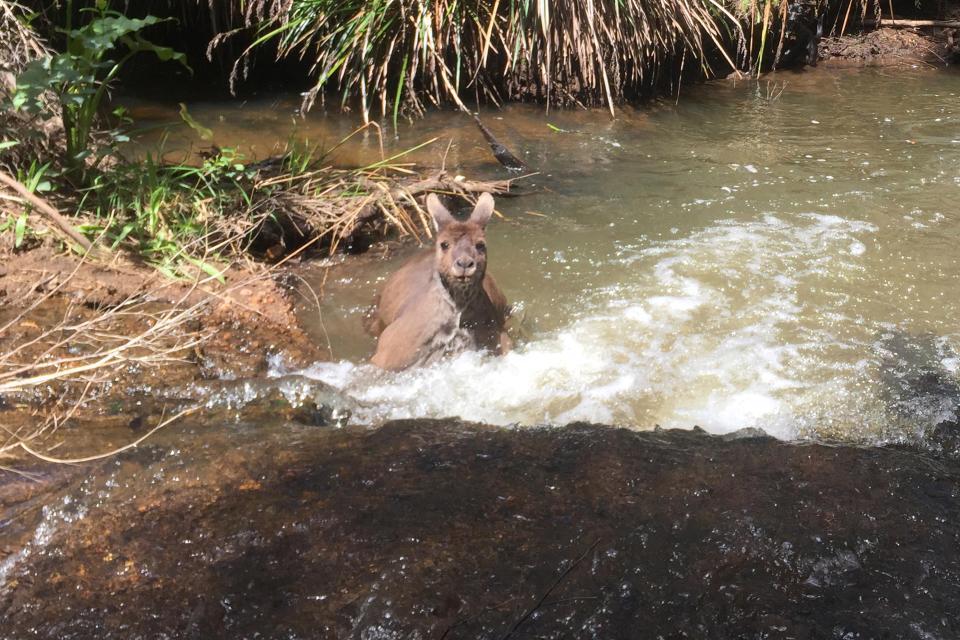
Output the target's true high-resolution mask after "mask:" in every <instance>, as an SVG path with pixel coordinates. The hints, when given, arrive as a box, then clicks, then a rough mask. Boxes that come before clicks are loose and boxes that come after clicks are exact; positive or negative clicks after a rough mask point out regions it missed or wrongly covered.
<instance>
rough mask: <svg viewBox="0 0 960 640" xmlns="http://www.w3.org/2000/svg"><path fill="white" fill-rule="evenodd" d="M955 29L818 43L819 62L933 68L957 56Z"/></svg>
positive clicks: (959, 44)
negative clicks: (928, 66) (926, 66)
mask: <svg viewBox="0 0 960 640" xmlns="http://www.w3.org/2000/svg"><path fill="white" fill-rule="evenodd" d="M958 33H960V30H958V29H955V28H913V29H911V28H891V27H882V28H879V29H875V30H866V31H863V32H860V33H853V34H847V35H842V36H832V37H825V38H823V39H822V40H820V44H819V49H818V61H819V62H820V64H823V65H824V66H828V67H863V66H883V67H887V66H900V65H906V66H910V65H917V64H923V65H932V66H942V65H944V64H949V63H951V62H954V61H956V60H957V58H958V56H960V36H958Z"/></svg>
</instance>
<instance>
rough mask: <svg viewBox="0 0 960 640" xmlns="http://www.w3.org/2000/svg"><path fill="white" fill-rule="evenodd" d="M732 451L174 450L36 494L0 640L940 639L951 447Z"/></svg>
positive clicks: (604, 431)
mask: <svg viewBox="0 0 960 640" xmlns="http://www.w3.org/2000/svg"><path fill="white" fill-rule="evenodd" d="M739 435H740V436H741V437H734V438H720V437H715V436H708V435H706V434H703V433H701V432H697V431H692V432H684V431H659V432H632V431H627V430H620V429H612V428H605V427H596V426H589V425H571V426H569V427H564V428H549V429H547V428H544V429H514V430H509V429H494V428H488V427H483V426H477V425H469V424H464V423H461V422H456V421H409V422H394V423H389V424H387V425H385V426H384V427H382V428H380V429H377V430H359V429H353V428H348V429H339V430H338V429H329V428H317V427H308V426H304V425H296V424H292V423H288V422H280V421H278V422H277V423H276V424H273V425H269V424H262V423H261V424H260V425H259V426H256V427H254V426H252V425H244V424H239V425H232V426H229V427H222V426H210V425H206V426H205V425H202V424H199V423H195V424H191V425H187V426H185V427H183V428H182V429H181V431H180V432H179V433H176V434H174V433H170V434H166V435H165V438H166V439H158V440H156V441H153V442H151V443H150V444H148V445H146V446H142V447H140V448H139V449H137V450H136V451H133V452H131V453H130V454H129V455H126V456H124V457H122V458H119V459H114V460H110V461H108V462H106V463H103V464H101V465H99V466H94V467H90V468H89V469H87V473H85V474H83V475H82V476H81V477H82V479H80V480H75V481H74V482H73V484H72V485H71V486H68V487H67V488H65V489H61V490H60V491H59V493H55V494H52V497H51V499H50V500H49V501H48V502H47V504H48V505H50V506H48V507H47V508H45V509H44V510H43V513H42V515H38V516H37V519H36V520H35V521H34V522H32V526H34V527H35V533H34V535H33V537H32V539H31V540H30V541H29V542H28V543H26V544H24V545H22V546H21V547H20V548H18V549H17V550H16V551H14V552H12V553H9V554H8V555H7V556H6V558H3V557H0V616H2V619H3V621H4V622H3V635H4V636H5V637H11V638H19V637H57V638H86V637H113V638H156V637H179V638H187V637H197V638H200V637H203V638H220V637H222V638H227V637H229V638H239V637H263V638H364V639H367V638H497V639H500V638H529V637H536V638H637V637H723V638H760V637H763V638H868V637H869V638H881V637H890V638H894V637H896V638H909V637H916V638H920V637H923V638H928V637H929V638H952V637H957V636H958V635H960V624H958V622H957V618H956V616H955V612H954V604H953V603H955V602H957V601H958V598H960V551H958V549H960V544H958V543H960V501H958V497H960V495H958V494H960V485H958V483H957V479H958V474H960V463H958V460H957V459H956V458H955V457H953V456H952V455H951V454H950V453H949V452H952V451H956V450H957V448H956V445H955V443H956V440H957V437H956V433H955V428H954V427H949V426H944V427H942V428H941V429H940V430H939V431H938V432H937V434H936V440H937V443H938V446H937V449H938V450H939V451H940V452H939V453H932V452H930V451H928V450H919V449H914V448H906V447H886V448H856V447H846V446H827V445H821V444H787V443H783V442H780V441H777V440H773V439H770V438H766V437H762V436H757V434H756V433H744V434H739ZM227 445H229V446H227ZM20 526H21V528H22V526H23V525H22V524H21V525H20ZM8 533H9V530H7V531H5V530H4V526H3V525H0V542H2V539H3V537H4V536H6V535H7V534H8ZM0 548H2V544H0ZM7 548H8V549H9V547H7Z"/></svg>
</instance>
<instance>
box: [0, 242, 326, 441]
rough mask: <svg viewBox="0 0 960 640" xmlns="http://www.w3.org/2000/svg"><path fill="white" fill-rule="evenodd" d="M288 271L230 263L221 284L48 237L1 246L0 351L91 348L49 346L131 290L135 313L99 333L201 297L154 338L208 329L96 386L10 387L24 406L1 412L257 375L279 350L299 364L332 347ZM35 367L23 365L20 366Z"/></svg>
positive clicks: (101, 409)
mask: <svg viewBox="0 0 960 640" xmlns="http://www.w3.org/2000/svg"><path fill="white" fill-rule="evenodd" d="M286 279H287V276H286V274H285V272H283V271H279V270H277V271H273V272H269V271H266V270H259V269H256V268H254V269H250V268H242V267H241V268H234V269H232V270H231V271H229V272H228V274H227V275H226V277H225V280H226V282H225V283H224V284H221V283H218V282H208V283H203V284H199V285H198V284H197V283H192V282H190V283H188V282H173V281H170V280H168V279H165V278H164V277H163V276H162V275H160V274H159V273H157V272H156V271H155V270H154V269H152V268H150V267H147V266H141V265H138V264H135V263H133V262H131V261H129V260H125V259H122V258H118V259H117V260H116V261H115V262H114V263H113V264H109V265H108V264H101V263H90V262H83V261H80V260H78V259H77V258H76V257H75V256H71V255H64V254H58V253H56V252H55V251H54V250H53V249H52V248H50V247H49V246H47V245H42V246H39V247H36V248H34V249H32V250H29V251H25V252H10V251H3V252H2V254H0V354H3V353H9V352H10V351H11V350H12V349H15V348H17V347H18V346H19V347H22V346H23V345H27V346H26V348H23V349H22V351H21V352H20V353H19V354H18V356H17V360H18V362H21V363H30V362H33V361H35V360H44V359H45V360H51V359H55V358H69V357H71V356H76V355H77V354H78V353H82V352H83V350H84V349H91V348H94V347H92V346H90V344H89V340H87V338H86V337H84V336H80V337H78V338H76V339H73V340H72V341H70V342H64V344H62V345H60V346H59V347H57V348H55V349H54V350H52V351H49V349H50V345H51V344H53V343H54V342H55V341H56V340H59V339H63V338H64V337H65V336H67V337H69V336H70V331H72V330H73V329H71V328H70V327H75V326H77V325H79V324H81V323H83V322H87V321H90V320H91V319H93V318H95V317H97V316H101V315H102V314H104V313H105V312H107V311H109V310H110V309H117V308H119V307H122V306H123V305H127V304H129V302H130V301H132V300H133V301H136V304H135V305H133V306H132V307H131V310H132V313H129V314H121V315H119V316H118V317H117V318H115V319H113V320H111V321H110V322H109V323H108V324H107V325H105V326H104V327H100V328H99V330H100V333H112V334H114V335H116V336H133V335H138V334H140V333H141V332H143V331H145V330H146V329H148V328H149V327H150V326H151V323H154V322H156V320H155V315H156V314H159V313H163V312H165V311H169V310H170V309H172V308H188V307H190V306H192V305H198V312H197V313H196V314H195V315H194V316H192V317H191V318H190V319H189V321H187V322H185V323H183V326H182V327H179V328H178V329H177V331H175V332H171V334H170V335H168V336H164V337H163V338H162V339H161V340H160V341H159V343H158V346H159V347H161V348H169V347H170V346H171V345H173V346H175V345H176V344H177V340H181V341H183V340H185V336H187V337H189V336H190V335H202V336H204V338H203V340H202V341H201V342H200V344H198V345H196V346H191V347H190V348H189V349H184V350H183V351H182V352H180V351H177V352H175V353H173V354H172V355H171V358H170V359H169V360H167V361H166V362H164V363H162V364H161V365H160V366H144V365H142V364H141V363H137V362H134V363H131V364H130V365H129V366H125V367H123V368H122V369H119V370H117V371H114V372H111V374H110V377H109V379H103V378H102V377H100V378H98V379H97V384H96V385H95V387H94V389H93V390H91V389H83V387H84V386H85V385H84V384H83V383H84V382H85V381H84V380H74V381H73V382H70V383H61V382H60V381H56V382H55V383H53V384H49V385H41V386H38V387H35V388H33V389H31V390H30V391H29V393H20V394H18V393H11V394H7V397H6V399H5V402H6V404H7V406H8V407H14V408H19V409H21V411H20V412H9V411H8V412H4V416H3V420H2V422H3V423H4V424H7V425H10V424H16V423H17V422H20V420H17V419H16V416H13V415H11V413H20V414H21V415H20V418H23V419H25V420H27V421H29V420H31V418H30V417H29V416H30V415H33V414H36V413H37V412H39V413H40V414H46V413H47V411H46V409H51V406H50V405H51V404H53V403H59V404H63V403H64V399H65V398H66V399H69V400H71V401H76V400H77V399H79V398H81V397H82V398H83V399H84V400H85V402H84V404H83V406H82V408H81V411H80V412H79V413H78V414H76V417H77V418H82V416H83V415H84V414H103V413H105V412H107V409H105V407H106V406H107V405H109V404H110V403H112V402H116V401H117V399H118V398H123V397H124V395H126V394H129V393H130V392H131V389H137V390H140V391H143V390H162V389H164V388H169V387H171V386H177V385H185V384H189V383H191V382H194V381H197V380H203V379H210V378H219V377H225V378H238V377H248V376H254V375H258V374H262V373H263V372H264V371H265V370H266V369H267V366H268V360H269V359H270V358H271V357H274V356H279V357H281V358H283V360H284V361H285V362H287V363H289V364H291V365H293V366H302V365H305V364H308V363H310V362H315V361H317V360H321V359H324V358H326V357H328V355H327V354H326V353H325V352H324V351H323V350H321V349H320V348H319V347H318V346H317V345H315V344H314V343H313V342H312V341H311V340H310V339H309V337H308V336H307V335H306V333H304V331H303V330H302V329H301V327H300V325H299V323H298V321H297V318H296V315H295V314H294V300H293V294H292V289H291V288H290V287H288V286H286V285H285V284H284V282H285V281H286ZM35 303H36V304H35ZM34 305H35V306H34ZM31 306H33V308H30V307H31ZM27 309H29V311H28V312H27V313H26V314H24V315H22V317H21V314H22V312H24V310H27ZM8 324H9V325H10V326H9V327H6V329H4V327H5V326H6V325H8ZM58 327H63V328H62V329H61V328H58ZM51 331H52V333H51ZM34 340H35V341H36V342H35V343H33V344H31V341H34ZM36 373H37V372H36V371H26V372H24V374H23V375H24V376H30V375H35V374H36ZM81 393H82V394H83V395H82V396H81ZM32 419H33V420H35V418H32Z"/></svg>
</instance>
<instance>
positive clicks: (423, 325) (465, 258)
mask: <svg viewBox="0 0 960 640" xmlns="http://www.w3.org/2000/svg"><path fill="white" fill-rule="evenodd" d="M427 204H428V209H429V210H430V213H431V215H433V217H434V221H435V224H436V227H437V237H436V241H435V244H434V247H433V248H432V249H427V250H424V251H422V252H420V253H418V254H417V255H416V256H414V257H413V258H411V259H410V260H409V261H408V262H407V263H406V264H404V265H403V266H402V267H401V268H400V269H399V270H398V271H397V272H396V273H394V274H393V275H392V276H390V278H388V279H387V282H386V283H385V285H384V288H383V291H382V293H381V295H380V299H379V301H378V303H377V305H376V308H375V309H374V310H373V312H372V313H371V314H370V316H369V317H368V321H367V323H366V327H367V330H368V331H369V332H370V333H371V334H373V335H374V336H378V337H379V339H378V341H377V350H376V353H374V355H373V358H371V362H372V363H373V364H375V365H377V366H378V367H380V368H382V369H388V370H393V371H397V370H401V369H406V368H409V367H413V366H423V365H427V364H430V363H432V362H435V361H437V360H439V359H441V358H443V357H445V356H449V355H455V354H457V353H460V352H462V351H465V350H467V349H484V350H489V351H492V352H494V353H498V354H502V353H505V352H506V351H508V350H509V349H510V346H511V342H510V339H509V337H507V334H506V331H505V329H504V325H505V323H506V319H507V316H508V313H509V307H508V304H507V299H506V297H505V296H504V295H503V292H501V291H500V288H499V287H498V286H497V284H496V282H495V281H494V279H493V277H492V276H490V275H489V274H488V273H487V272H486V262H487V261H486V251H485V249H484V250H482V251H481V250H478V249H477V247H478V245H481V246H485V242H486V239H485V228H486V223H487V220H489V217H490V214H491V213H492V211H493V198H492V197H490V196H489V195H488V194H484V196H481V198H480V200H479V201H478V204H477V207H476V208H475V209H474V212H473V213H472V214H471V217H470V218H469V219H468V220H466V221H464V222H459V221H457V220H455V219H454V218H453V216H452V215H450V213H449V212H448V211H447V210H446V209H445V208H443V206H442V205H441V204H440V203H439V201H438V200H437V199H436V197H435V196H431V197H430V198H428V203H427ZM444 245H446V246H447V248H446V249H444V248H443V247H444ZM458 260H459V261H460V262H459V264H458V262H457V261H458ZM466 264H471V267H470V268H468V269H464V268H463V265H466Z"/></svg>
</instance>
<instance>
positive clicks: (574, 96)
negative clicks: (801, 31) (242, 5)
mask: <svg viewBox="0 0 960 640" xmlns="http://www.w3.org/2000/svg"><path fill="white" fill-rule="evenodd" d="M223 6H224V5H223V3H221V2H214V1H213V0H211V2H210V7H211V10H219V9H220V8H222V7H223ZM246 8H247V11H246V14H245V20H246V24H247V26H248V27H252V28H255V29H256V30H257V36H258V37H257V39H256V41H255V44H254V45H253V46H252V47H251V48H250V49H248V53H249V52H251V51H255V50H257V48H258V46H259V45H262V44H265V43H272V42H276V43H277V44H278V52H279V53H278V55H279V57H299V58H305V59H307V60H309V61H310V62H311V63H312V66H313V73H314V78H315V85H314V88H313V90H312V91H311V92H310V94H309V95H308V98H307V100H306V106H307V107H309V106H310V104H312V101H313V99H315V98H317V97H318V96H321V95H322V94H323V92H324V91H326V90H328V89H334V88H336V89H339V90H340V92H341V95H342V96H343V100H344V102H345V103H349V101H351V100H352V99H353V98H355V97H359V99H360V104H361V109H362V112H363V116H364V119H365V121H369V119H370V114H371V112H373V111H374V110H379V111H380V113H381V114H382V115H384V116H386V115H388V114H390V113H393V116H394V118H396V116H397V113H398V111H399V109H400V107H401V105H405V106H406V107H407V108H408V109H409V110H410V111H412V112H422V110H423V109H424V108H425V107H426V106H427V105H429V104H431V103H433V104H439V103H441V102H447V101H457V100H459V97H460V96H464V97H467V96H470V97H472V98H475V99H476V100H478V101H479V100H480V99H487V100H491V101H493V102H500V101H503V100H516V99H531V98H533V99H542V100H544V101H546V102H547V103H550V104H574V103H590V104H607V105H608V106H609V107H610V108H611V110H612V109H613V105H614V104H615V103H616V102H617V101H619V100H622V99H624V98H625V97H627V96H629V95H630V94H632V93H636V92H637V91H639V90H641V89H642V88H643V87H649V86H652V85H653V84H654V83H655V82H656V81H657V79H658V76H659V74H660V73H661V72H662V71H663V70H664V69H665V68H666V65H667V64H669V63H672V62H673V61H675V60H677V59H680V58H681V57H689V58H690V59H691V60H695V61H696V64H698V65H700V66H701V67H702V68H703V70H704V71H705V72H709V69H708V68H707V62H706V61H707V60H708V58H709V56H708V55H707V53H708V52H707V49H708V47H714V48H715V50H717V51H719V52H720V53H721V55H722V56H726V53H725V52H724V45H725V42H726V41H727V40H728V35H729V33H733V32H737V31H738V30H739V24H738V23H737V21H736V20H735V19H734V18H733V16H732V14H731V13H730V12H729V11H728V10H727V8H725V6H724V5H723V4H722V3H721V2H720V0H579V1H571V2H546V1H537V2H522V1H519V0H467V1H463V0H440V1H431V0H399V1H386V0H375V1H372V2H367V1H361V0H348V1H346V2H344V1H338V0H287V1H282V2H280V1H278V2H270V1H267V0H255V1H254V2H251V3H247V5H246ZM231 33H234V32H231ZM220 40H222V38H220V39H217V40H216V41H215V43H214V44H216V43H217V42H219V41H220ZM727 60H728V63H729V65H730V66H731V67H732V66H733V61H732V60H731V59H730V58H729V57H728V58H727ZM245 64H246V60H245V58H244V57H241V59H240V60H239V61H238V65H237V67H236V69H235V72H236V73H242V70H243V69H244V65H245Z"/></svg>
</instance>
